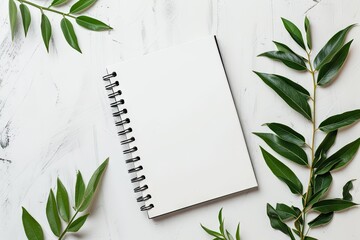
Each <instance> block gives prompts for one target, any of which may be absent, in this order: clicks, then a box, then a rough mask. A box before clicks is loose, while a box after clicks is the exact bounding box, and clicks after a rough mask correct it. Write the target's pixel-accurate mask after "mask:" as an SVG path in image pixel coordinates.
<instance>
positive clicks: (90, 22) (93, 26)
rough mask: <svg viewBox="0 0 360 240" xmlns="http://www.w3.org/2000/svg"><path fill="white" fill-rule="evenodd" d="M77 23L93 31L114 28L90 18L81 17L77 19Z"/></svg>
mask: <svg viewBox="0 0 360 240" xmlns="http://www.w3.org/2000/svg"><path fill="white" fill-rule="evenodd" d="M76 23H77V24H79V25H80V26H82V27H84V28H86V29H89V30H93V31H103V30H111V29H112V27H110V26H109V25H107V24H105V23H103V22H101V21H99V20H97V19H95V18H91V17H88V16H80V17H77V18H76Z"/></svg>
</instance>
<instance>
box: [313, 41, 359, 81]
mask: <svg viewBox="0 0 360 240" xmlns="http://www.w3.org/2000/svg"><path fill="white" fill-rule="evenodd" d="M352 42H353V40H351V41H350V42H348V43H347V44H345V45H344V46H343V47H342V48H341V49H340V50H339V51H338V52H337V53H336V54H335V56H334V57H333V59H332V60H331V61H330V62H328V63H326V64H325V65H324V66H323V67H322V68H321V69H320V72H319V75H318V79H317V83H318V85H320V86H325V85H327V84H329V83H331V82H332V81H333V80H334V79H335V78H336V76H337V75H338V74H339V72H340V70H341V68H342V66H343V65H344V63H345V60H346V58H347V56H348V54H349V50H350V46H351V43H352Z"/></svg>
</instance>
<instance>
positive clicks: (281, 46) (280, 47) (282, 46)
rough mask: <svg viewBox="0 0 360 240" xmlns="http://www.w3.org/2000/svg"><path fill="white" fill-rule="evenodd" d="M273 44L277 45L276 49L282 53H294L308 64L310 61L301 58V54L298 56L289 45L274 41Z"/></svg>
mask: <svg viewBox="0 0 360 240" xmlns="http://www.w3.org/2000/svg"><path fill="white" fill-rule="evenodd" d="M273 43H274V44H275V46H276V48H277V49H278V50H279V51H281V52H285V53H292V54H294V55H296V56H298V57H299V58H301V59H302V60H304V61H305V62H307V61H308V60H307V59H306V58H304V57H302V56H300V55H299V54H297V53H296V52H294V51H293V50H292V49H291V48H289V47H288V46H287V45H285V44H283V43H280V42H277V41H273Z"/></svg>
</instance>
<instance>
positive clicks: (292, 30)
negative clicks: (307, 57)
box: [281, 18, 306, 50]
mask: <svg viewBox="0 0 360 240" xmlns="http://www.w3.org/2000/svg"><path fill="white" fill-rule="evenodd" d="M281 19H282V22H283V24H284V27H285V28H286V30H287V31H288V32H289V34H290V36H291V37H292V39H294V41H295V42H296V43H297V44H299V46H300V47H302V48H303V49H304V50H306V48H305V44H304V40H303V37H302V34H301V32H300V30H299V28H298V27H297V26H296V25H295V24H294V23H292V22H291V21H289V20H287V19H285V18H281Z"/></svg>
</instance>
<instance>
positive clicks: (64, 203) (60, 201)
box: [56, 178, 70, 222]
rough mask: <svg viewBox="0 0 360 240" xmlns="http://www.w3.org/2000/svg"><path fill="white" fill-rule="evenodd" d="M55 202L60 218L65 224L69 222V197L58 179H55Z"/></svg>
mask: <svg viewBox="0 0 360 240" xmlns="http://www.w3.org/2000/svg"><path fill="white" fill-rule="evenodd" d="M56 202H57V207H58V211H59V214H60V217H61V218H62V219H63V220H64V221H65V222H69V220H70V203H69V195H68V193H67V191H66V188H65V186H64V185H63V184H62V182H61V181H60V179H59V178H58V179H57V192H56Z"/></svg>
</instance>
